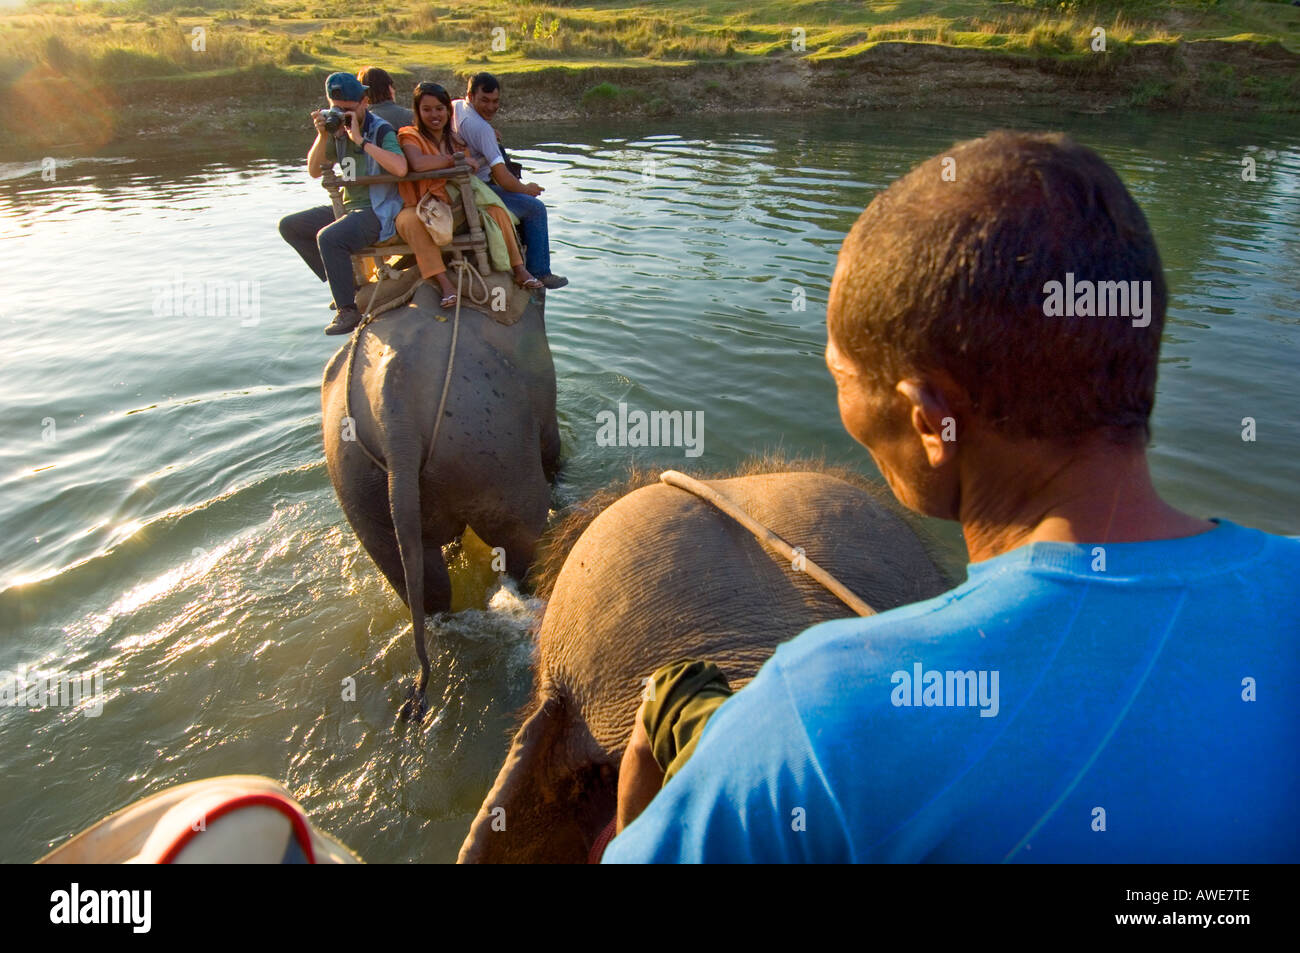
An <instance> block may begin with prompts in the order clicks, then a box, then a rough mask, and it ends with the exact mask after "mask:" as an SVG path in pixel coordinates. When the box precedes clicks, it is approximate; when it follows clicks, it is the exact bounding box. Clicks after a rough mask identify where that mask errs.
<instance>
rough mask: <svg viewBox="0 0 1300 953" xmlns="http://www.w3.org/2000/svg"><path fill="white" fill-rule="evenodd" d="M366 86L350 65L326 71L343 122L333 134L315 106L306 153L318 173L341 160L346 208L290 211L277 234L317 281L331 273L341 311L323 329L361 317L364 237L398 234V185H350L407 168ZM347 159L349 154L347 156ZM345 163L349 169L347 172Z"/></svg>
mask: <svg viewBox="0 0 1300 953" xmlns="http://www.w3.org/2000/svg"><path fill="white" fill-rule="evenodd" d="M367 92H368V91H367V88H366V87H365V86H363V85H362V84H361V81H360V80H358V79H357V78H356V77H355V76H352V75H351V74H349V73H331V74H330V75H329V77H328V78H327V79H326V80H325V95H326V96H327V97H328V98H329V101H330V105H331V106H332V107H334V108H335V109H339V110H341V111H342V112H343V114H344V117H345V120H346V121H345V122H344V123H343V125H341V126H340V127H339V129H338V130H337V131H336V132H334V133H333V134H331V133H330V132H329V131H328V130H327V129H326V128H325V119H324V117H323V115H322V113H323V110H320V109H317V110H313V112H312V114H311V118H312V122H313V123H314V124H315V126H316V141H315V142H313V143H312V146H311V151H310V152H308V153H307V173H308V175H310V176H311V177H312V178H313V179H319V178H320V177H321V176H322V175H323V174H324V172H325V169H326V168H328V167H330V166H332V165H333V164H334V163H335V162H338V163H340V164H343V168H344V179H345V184H344V186H343V208H344V210H345V214H344V215H343V217H342V218H340V219H338V220H337V221H335V219H334V210H333V208H331V207H330V206H329V205H321V206H319V207H317V208H313V209H308V210H307V211H305V212H295V213H294V214H292V215H286V216H285V217H284V218H283V219H281V220H280V234H281V235H282V236H283V237H284V240H285V241H287V242H288V243H289V244H290V245H292V246H293V248H294V250H295V251H297V252H298V254H299V255H301V256H302V260H303V261H305V262H306V263H307V266H308V267H309V268H311V270H312V271H314V272H316V275H317V276H318V277H319V278H320V280H321V281H328V282H329V285H330V291H331V292H332V293H333V295H334V303H335V306H336V307H337V308H338V314H336V315H335V317H334V321H333V322H332V323H331V324H330V325H329V326H328V327H326V328H325V333H326V334H347V333H349V332H350V331H352V329H353V328H355V327H356V326H357V324H358V323H359V322H360V321H361V312H360V311H358V310H357V305H356V288H355V287H354V285H353V279H352V255H353V253H354V252H357V251H360V250H361V249H362V248H365V247H366V246H368V245H374V244H375V243H377V242H382V241H387V240H388V239H389V238H392V237H393V235H394V234H396V231H397V229H396V225H395V222H396V219H397V213H398V212H400V211H401V210H402V196H401V194H400V193H399V192H398V191H397V186H396V185H392V184H382V185H371V186H365V185H348V184H346V180H347V179H349V178H351V177H353V176H357V175H385V174H387V175H406V173H407V171H408V170H407V164H406V156H405V155H404V154H403V153H402V149H401V147H400V146H399V145H398V144H397V131H396V130H395V129H393V127H392V125H391V124H390V123H388V122H386V121H385V120H383V119H381V118H380V117H379V116H376V115H374V114H373V113H371V112H370V111H369V110H368V109H367V108H366V106H367V103H368V97H367ZM349 159H350V160H352V161H351V162H348V161H347V160H349ZM349 166H351V169H352V170H355V171H352V172H351V174H349Z"/></svg>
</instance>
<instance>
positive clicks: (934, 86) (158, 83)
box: [0, 40, 1300, 157]
mask: <svg viewBox="0 0 1300 953" xmlns="http://www.w3.org/2000/svg"><path fill="white" fill-rule="evenodd" d="M500 75H501V78H502V81H503V84H504V87H505V93H506V101H507V109H506V110H505V111H503V114H502V118H503V120H505V121H506V122H519V121H524V120H528V121H553V120H561V119H579V118H584V117H588V116H637V115H642V116H647V117H666V116H673V115H680V114H691V113H740V112H771V111H789V110H805V109H815V108H820V107H836V108H851V109H873V110H891V109H915V108H922V107H925V108H961V107H993V106H1027V107H1028V106H1033V107H1050V108H1056V109H1060V110H1062V111H1090V112H1104V111H1107V110H1115V109H1127V108H1131V107H1146V108H1187V109H1197V110H1210V111H1213V110H1223V109H1233V110H1241V109H1247V110H1263V111H1285V112H1294V111H1297V110H1300V56H1297V55H1296V54H1294V53H1291V52H1289V51H1287V50H1286V49H1285V48H1284V47H1282V46H1281V44H1278V43H1254V42H1236V41H1233V42H1227V41H1213V40H1205V41H1195V42H1178V43H1150V44H1138V45H1132V46H1126V47H1121V48H1119V49H1115V50H1112V51H1111V52H1108V53H1095V54H1076V55H1071V56H1026V55H1011V54H1006V53H999V52H997V51H993V50H979V49H965V48H956V47H949V46H942V45H937V44H931V43H903V42H882V43H878V44H876V45H874V46H872V47H870V48H869V49H866V50H864V51H862V52H860V53H857V54H855V55H852V56H836V57H828V58H824V59H816V58H804V57H796V56H791V55H784V56H773V57H767V58H751V59H745V60H739V61H716V62H705V63H696V64H691V65H681V66H672V65H664V66H654V67H628V68H620V67H610V66H601V67H591V68H585V69H569V68H553V69H543V70H539V71H533V72H527V73H521V74H518V75H514V76H512V75H511V74H509V73H501V74H500ZM429 76H432V77H433V78H436V79H439V80H442V81H443V82H445V83H449V84H452V86H453V88H459V85H460V83H461V82H463V80H462V79H456V78H453V77H451V76H440V75H436V73H435V72H434V71H432V70H431V71H430V73H429V74H425V73H422V72H420V71H416V72H415V74H409V73H408V74H400V73H399V74H397V75H396V76H395V78H396V80H397V83H398V86H399V88H402V89H409V88H410V85H411V83H412V81H413V80H415V79H422V78H428V77H429ZM323 77H324V74H323V72H322V73H319V74H318V73H315V72H311V71H307V70H285V69H278V68H274V67H259V68H255V69H250V70H245V71H242V72H239V73H219V74H209V75H186V76H179V77H168V78H166V79H155V80H139V81H134V82H126V83H123V84H121V85H119V86H118V87H117V88H116V89H115V90H113V91H111V93H109V94H108V95H107V96H106V98H105V99H104V101H103V103H102V104H101V105H100V106H99V108H98V111H95V112H85V111H80V112H78V111H70V110H68V109H67V108H66V103H67V102H68V101H69V100H68V99H67V98H65V93H69V92H70V91H71V90H68V89H64V88H63V87H64V85H65V84H71V80H64V79H62V78H61V77H31V78H28V79H27V80H26V81H21V82H20V83H19V84H16V85H15V86H13V87H11V88H10V94H11V98H10V102H11V103H13V102H14V98H15V97H16V98H17V99H18V101H20V102H25V103H26V105H27V108H26V109H24V110H20V109H10V110H8V111H7V114H6V115H5V116H4V117H3V118H0V125H3V127H4V135H5V136H6V139H7V141H9V142H10V143H11V144H14V145H16V146H17V152H19V153H20V154H21V155H23V156H27V157H31V156H39V155H44V154H56V155H57V154H66V153H68V152H82V153H84V152H88V151H98V150H99V149H102V148H104V147H107V146H110V145H111V144H113V143H115V142H121V141H123V140H129V139H137V138H141V137H144V138H148V137H152V136H159V135H176V134H187V133H194V132H200V131H206V132H211V131H214V130H215V131H217V132H219V133H223V134H228V135H230V136H233V137H234V138H235V139H237V140H247V141H249V143H250V145H251V144H254V142H256V141H257V140H262V139H264V138H266V137H267V136H278V135H281V134H282V133H283V130H284V124H285V123H292V122H295V121H296V120H297V119H300V118H301V114H302V112H303V111H304V110H306V109H308V108H310V107H311V106H312V105H314V104H317V103H319V102H320V101H321V100H320V88H321V85H322V81H323ZM33 119H36V121H33Z"/></svg>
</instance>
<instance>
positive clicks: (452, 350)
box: [343, 258, 491, 473]
mask: <svg viewBox="0 0 1300 953" xmlns="http://www.w3.org/2000/svg"><path fill="white" fill-rule="evenodd" d="M452 267H454V268H455V269H456V313H455V315H454V316H453V317H452V325H451V346H450V347H449V348H448V354H447V373H446V375H445V376H444V377H443V379H442V397H441V398H439V400H438V413H437V416H436V417H435V418H434V421H433V437H432V439H431V440H430V441H429V453H428V454H427V455H426V456H425V458H424V466H423V467H422V468H421V469H422V470H427V469H428V467H429V463H430V461H432V460H433V448H434V447H435V446H436V445H437V443H438V431H439V430H440V429H442V414H443V411H444V410H446V408H447V393H448V392H449V391H450V390H451V370H452V366H453V365H454V364H455V363H456V340H457V338H458V337H459V336H460V298H461V289H462V287H463V280H464V278H465V273H466V272H469V274H470V284H471V286H472V285H473V283H474V279H478V283H479V285H480V287H481V288H482V289H483V300H482V301H480V300H479V299H478V296H477V295H475V293H474V292H473V291H472V290H471V291H470V293H469V296H470V300H471V301H473V302H474V303H475V304H480V305H483V304H487V301H488V298H489V297H490V295H491V292H490V291H489V290H488V286H487V282H486V281H484V280H483V276H482V275H480V274H479V273H478V272H477V271H475V270H474V268H473V267H472V266H471V265H470V263H469V262H468V261H466V260H465V259H464V258H457V259H456V260H455V261H454V262H452ZM417 288H419V283H418V282H417V283H416V284H414V285H412V286H411V288H410V290H409V291H407V292H406V293H404V294H401V295H399V296H398V297H396V298H394V299H393V300H392V301H386V302H384V304H383V305H381V306H380V307H379V308H378V309H376V310H374V311H371V312H369V313H367V314H366V316H365V317H364V318H363V319H362V320H361V323H360V324H358V325H357V327H356V330H355V331H353V332H352V338H351V340H350V341H349V342H348V364H347V370H346V371H345V373H344V380H343V417H344V419H345V420H353V419H354V418H353V416H352V367H353V363H354V362H355V360H356V356H357V344H358V343H359V342H360V340H361V335H362V334H363V333H364V332H365V329H366V326H367V325H368V324H370V322H371V321H374V320H375V319H376V318H378V317H380V316H381V315H384V314H387V313H388V312H390V311H393V310H395V309H396V308H398V307H400V306H401V305H404V304H406V303H407V302H408V301H410V300H411V298H413V297H415V292H416V289H417ZM378 293H379V288H378V287H377V286H376V288H375V290H374V291H372V292H371V293H370V301H371V303H372V304H373V303H374V300H375V295H376V294H378ZM355 436H356V444H357V446H358V447H360V448H361V452H362V453H364V454H365V455H366V456H367V457H369V458H370V462H371V463H373V464H374V465H375V466H377V467H379V469H381V470H383V471H384V472H385V473H387V472H388V464H386V463H385V462H384V461H383V460H380V459H379V457H377V456H376V455H375V454H374V453H372V452H371V450H370V448H369V447H367V446H366V442H365V441H364V440H362V439H361V434H359V433H357V434H356V435H355Z"/></svg>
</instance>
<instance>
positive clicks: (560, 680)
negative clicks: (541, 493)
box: [460, 472, 949, 862]
mask: <svg viewBox="0 0 1300 953" xmlns="http://www.w3.org/2000/svg"><path fill="white" fill-rule="evenodd" d="M850 479H852V478H850ZM708 485H709V486H712V487H713V488H715V489H717V490H719V491H721V492H722V493H724V494H725V495H727V496H729V497H731V498H732V499H733V500H735V501H736V502H738V503H740V504H741V505H742V506H743V507H744V509H745V510H746V511H748V513H749V514H750V515H751V516H754V517H756V518H757V519H758V520H759V521H761V522H762V523H764V524H766V525H767V527H768V528H770V529H771V530H773V531H774V532H776V533H777V534H778V535H779V536H781V537H783V538H784V539H785V540H786V541H788V542H789V543H790V544H791V545H793V546H796V547H802V548H803V549H804V550H806V554H807V557H808V558H809V559H811V560H813V561H814V562H816V563H817V564H819V565H820V566H821V567H822V568H824V569H826V570H828V571H829V572H830V573H832V574H833V575H834V576H836V577H837V578H838V579H839V580H840V581H841V582H843V583H844V584H845V585H847V586H848V587H849V588H850V589H851V590H853V592H854V593H856V594H857V595H858V596H861V597H862V598H863V599H865V600H866V601H867V603H868V604H869V605H871V606H872V607H873V608H874V609H876V610H877V611H883V610H885V609H890V608H894V607H895V606H899V605H902V604H904V603H908V602H915V601H918V600H921V599H927V598H930V597H932V596H935V595H938V594H939V593H940V592H943V591H944V590H946V589H947V588H948V587H949V583H948V581H947V580H946V579H945V578H944V575H943V573H942V572H941V571H940V570H939V569H938V567H937V566H936V565H935V563H934V560H933V558H932V557H931V555H930V554H929V552H928V550H927V547H926V546H925V545H924V544H923V543H922V541H921V540H920V539H919V538H918V537H917V535H916V533H915V532H914V531H913V529H912V528H911V526H910V525H909V524H908V522H907V521H906V520H905V519H904V518H903V517H902V516H901V515H899V513H900V511H899V509H898V508H897V506H896V505H894V504H893V503H892V499H891V498H890V497H889V496H888V493H887V491H885V490H883V489H879V488H875V487H872V486H870V485H868V484H864V483H862V481H857V480H855V481H854V482H848V481H847V480H845V479H841V478H839V477H836V476H831V475H828V474H826V473H820V472H787V473H769V474H759V475H751V476H743V477H736V478H731V479H722V480H714V481H709V483H708ZM543 585H544V583H543ZM852 614H853V613H852V612H851V611H850V610H849V609H848V608H847V607H846V606H845V605H844V604H843V603H842V602H840V601H839V600H838V599H836V598H835V597H834V596H832V595H831V594H830V593H829V592H827V591H826V590H825V589H823V588H822V587H821V586H820V585H818V584H817V583H815V582H814V581H812V580H811V579H810V578H809V577H808V576H807V574H805V573H802V572H796V571H794V570H793V569H792V567H791V564H790V562H789V561H786V560H783V559H781V558H779V557H777V556H774V555H773V554H772V553H771V552H770V551H769V550H767V549H765V548H764V547H763V546H762V545H761V544H760V543H759V542H758V540H757V539H755V537H754V536H752V535H751V534H750V533H749V532H748V531H746V530H745V529H743V528H741V527H740V526H739V525H738V524H737V523H735V522H733V521H732V520H731V519H730V518H728V517H726V516H724V515H723V514H722V513H720V512H719V511H718V510H716V509H714V508H713V507H712V506H711V505H710V504H708V503H706V502H704V501H703V500H701V499H699V498H698V497H696V496H694V495H692V494H690V493H688V492H686V491H684V490H681V489H677V488H675V487H670V486H666V485H663V484H653V485H650V486H646V487H643V488H642V489H639V490H636V491H635V492H633V493H630V494H628V495H627V496H624V497H622V498H621V499H620V500H618V502H617V503H615V504H614V505H613V506H610V507H609V508H608V509H606V510H605V511H604V512H603V513H601V514H600V515H599V516H598V517H597V518H596V519H595V520H594V521H593V522H592V523H591V525H590V526H589V527H588V528H587V529H586V531H585V532H584V533H583V534H582V536H581V537H580V538H579V539H578V541H577V543H576V544H575V545H574V546H573V549H572V551H571V552H569V554H568V558H567V559H566V560H565V561H564V564H563V568H562V569H561V570H560V571H559V575H558V577H557V578H556V579H555V583H554V590H553V592H552V594H551V597H550V601H549V603H548V604H547V607H546V614H545V617H544V618H543V620H542V624H541V629H540V632H539V633H538V637H537V642H538V645H537V669H536V685H537V690H536V697H535V699H534V701H533V702H532V704H531V705H530V708H529V713H528V715H527V717H526V719H525V721H524V723H523V725H522V727H520V729H519V731H518V733H517V734H516V735H515V738H514V742H513V744H512V745H511V748H510V751H509V754H508V755H507V756H506V762H505V765H504V766H503V767H502V769H501V772H500V774H499V775H498V776H497V780H496V783H495V784H494V785H493V787H492V790H491V791H490V792H489V793H488V795H487V797H486V799H485V800H484V802H483V806H482V807H481V808H480V809H479V813H478V816H477V817H476V818H475V820H474V824H473V826H472V827H471V829H470V833H469V836H468V837H467V838H466V840H465V843H464V844H463V845H462V847H461V851H460V860H461V861H462V862H491V861H505V862H551V861H554V862H582V861H583V860H585V859H586V857H587V854H588V851H589V850H590V848H591V845H592V843H593V841H594V840H595V839H596V837H597V835H598V834H599V833H600V831H601V830H602V828H603V827H604V826H605V825H606V824H607V823H608V822H609V821H610V819H611V818H612V817H613V815H614V807H615V801H616V792H617V785H618V778H617V771H618V765H619V761H620V759H621V757H622V754H623V749H624V747H625V745H626V742H627V739H628V737H629V735H630V733H631V730H632V721H633V717H634V715H635V713H636V710H637V707H638V705H639V703H640V694H641V692H642V690H643V681H644V679H646V678H647V677H648V676H649V675H650V674H651V673H652V672H653V671H654V670H655V669H656V668H658V667H659V666H661V665H664V664H667V663H669V662H672V661H675V660H677V659H679V658H682V657H687V656H690V657H696V658H704V659H708V660H710V661H713V662H716V663H717V664H718V665H719V666H720V667H721V668H722V670H723V672H724V673H725V674H726V676H727V678H728V680H729V681H730V683H731V685H732V687H734V688H738V687H740V686H741V685H743V684H745V683H746V682H748V681H749V680H750V679H751V678H752V677H753V676H754V674H755V673H756V672H757V671H758V668H759V667H760V666H761V665H762V664H763V662H764V661H765V660H766V659H767V658H768V657H769V656H770V655H771V654H772V652H773V651H774V650H775V648H776V646H777V645H778V644H779V643H781V642H784V641H787V640H789V639H792V638H794V637H795V636H796V635H798V634H799V633H800V632H801V631H803V630H804V629H806V628H807V627H808V626H811V625H814V624H816V623H818V622H824V621H826V620H828V619H833V618H842V617H845V616H849V615H852Z"/></svg>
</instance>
